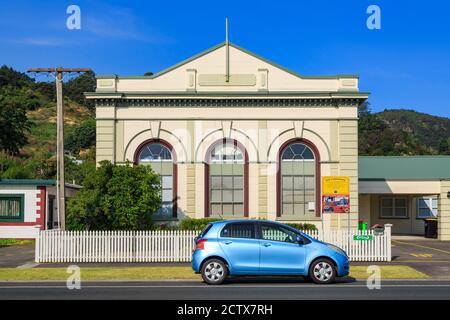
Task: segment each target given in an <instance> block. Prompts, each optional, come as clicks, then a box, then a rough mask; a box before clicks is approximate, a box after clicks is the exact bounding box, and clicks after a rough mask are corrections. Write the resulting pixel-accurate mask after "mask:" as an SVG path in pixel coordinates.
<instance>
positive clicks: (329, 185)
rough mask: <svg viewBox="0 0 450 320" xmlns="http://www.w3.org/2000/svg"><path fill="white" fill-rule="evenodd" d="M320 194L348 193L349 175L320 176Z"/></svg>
mask: <svg viewBox="0 0 450 320" xmlns="http://www.w3.org/2000/svg"><path fill="white" fill-rule="evenodd" d="M322 194H324V195H332V194H340V195H349V194H350V177H347V176H329V177H322Z"/></svg>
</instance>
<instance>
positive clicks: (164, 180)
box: [138, 142, 174, 217]
mask: <svg viewBox="0 0 450 320" xmlns="http://www.w3.org/2000/svg"><path fill="white" fill-rule="evenodd" d="M138 161H139V164H143V165H149V166H151V168H152V169H153V171H155V172H156V173H158V174H159V175H160V179H161V208H160V209H159V211H158V212H156V213H155V214H156V217H157V216H163V217H164V216H165V217H171V216H172V215H173V202H174V190H173V179H174V177H173V160H172V153H171V151H170V150H169V148H167V147H166V146H165V145H163V144H161V143H157V142H151V143H149V144H148V145H145V146H144V147H143V148H142V149H141V151H140V154H139V160H138Z"/></svg>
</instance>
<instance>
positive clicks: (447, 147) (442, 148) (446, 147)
mask: <svg viewBox="0 0 450 320" xmlns="http://www.w3.org/2000/svg"><path fill="white" fill-rule="evenodd" d="M438 152H439V154H450V144H449V142H448V139H445V138H444V139H441V141H440V142H439V150H438Z"/></svg>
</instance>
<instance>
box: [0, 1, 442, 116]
mask: <svg viewBox="0 0 450 320" xmlns="http://www.w3.org/2000/svg"><path fill="white" fill-rule="evenodd" d="M0 3H1V8H2V9H1V11H0V64H6V65H9V66H12V67H14V68H16V69H19V70H21V71H24V70H25V69H26V68H27V67H49V66H58V65H61V66H65V67H90V68H92V69H93V70H94V71H95V72H96V73H97V74H120V75H142V74H144V73H145V72H147V71H152V72H157V71H159V70H162V69H164V68H166V67H168V66H170V65H172V64H175V63H177V62H179V61H181V60H183V59H185V58H188V57H190V56H192V55H194V54H196V53H198V52H200V51H203V50H205V49H207V48H209V47H212V46H214V45H215V44H218V43H220V42H222V41H223V40H224V19H225V16H228V17H229V19H230V41H232V42H234V43H236V44H238V45H240V46H242V47H244V48H246V49H248V50H250V51H253V52H255V53H257V54H259V55H261V56H263V57H265V58H267V59H270V60H272V61H274V62H277V63H279V64H281V65H283V66H285V67H287V68H289V69H292V70H294V71H297V72H298V73H300V74H304V75H333V74H338V73H345V74H348V73H352V74H353V73H357V74H359V75H360V76H361V80H360V89H361V90H363V91H370V92H371V93H372V94H371V97H370V102H371V104H372V108H373V110H374V111H379V110H383V109H385V108H407V109H414V110H417V111H421V112H427V113H431V114H435V115H441V116H446V117H450V75H449V72H450V22H449V20H448V16H449V12H450V4H449V2H447V1H437V0H428V1H405V0H395V1H392V0H390V1H383V0H371V1H365V0H354V1H350V0H340V1H338V0H329V1H325V0H316V1H310V0H308V1H301V0H295V1H273V0H271V1H265V0H259V1H243V0H240V1H234V0H229V1H213V0H209V1H202V0H201V1H200V0H196V1H173V0H172V1H160V0H158V1H153V0H152V1H134V0H129V1H78V0H73V1H63V0H58V1H56V0H55V1H47V0H40V1H36V0H28V1H22V0H15V1H10V0H9V1H5V0H0ZM71 4H76V5H78V6H80V8H81V30H68V29H67V28H66V19H67V17H68V14H66V9H67V7H68V6H69V5H71ZM371 4H376V5H379V7H380V8H381V24H382V25H381V27H382V28H381V30H369V29H367V27H366V19H367V17H368V15H367V13H366V9H367V7H368V6H369V5H371ZM42 79H45V78H42Z"/></svg>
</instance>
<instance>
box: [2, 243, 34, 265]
mask: <svg viewBox="0 0 450 320" xmlns="http://www.w3.org/2000/svg"><path fill="white" fill-rule="evenodd" d="M33 262H34V244H21V245H11V246H0V268H16V267H19V266H22V265H24V264H27V263H33Z"/></svg>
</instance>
